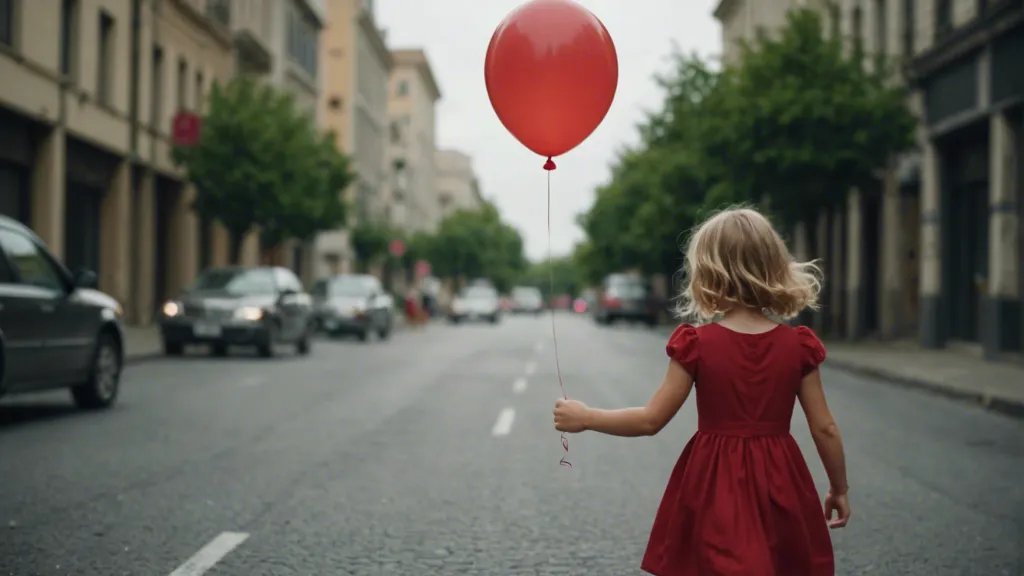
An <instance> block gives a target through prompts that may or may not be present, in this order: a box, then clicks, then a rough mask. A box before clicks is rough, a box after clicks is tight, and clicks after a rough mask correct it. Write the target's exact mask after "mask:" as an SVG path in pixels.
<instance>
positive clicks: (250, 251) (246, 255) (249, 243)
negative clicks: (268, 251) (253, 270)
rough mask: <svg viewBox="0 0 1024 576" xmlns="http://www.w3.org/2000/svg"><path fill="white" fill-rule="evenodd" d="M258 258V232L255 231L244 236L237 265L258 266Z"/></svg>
mask: <svg viewBox="0 0 1024 576" xmlns="http://www.w3.org/2000/svg"><path fill="white" fill-rule="evenodd" d="M260 256H261V254H260V232H259V230H255V231H253V232H250V233H248V234H246V235H245V238H244V239H243V240H242V250H241V252H240V254H239V264H240V265H242V266H259V265H260Z"/></svg>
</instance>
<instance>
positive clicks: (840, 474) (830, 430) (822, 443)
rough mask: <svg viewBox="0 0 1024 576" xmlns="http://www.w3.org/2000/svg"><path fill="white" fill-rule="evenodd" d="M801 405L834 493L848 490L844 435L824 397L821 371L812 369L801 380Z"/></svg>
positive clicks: (841, 493)
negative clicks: (841, 434) (840, 432)
mask: <svg viewBox="0 0 1024 576" xmlns="http://www.w3.org/2000/svg"><path fill="white" fill-rule="evenodd" d="M798 397H799V398H800V406H801V407H803V410H804V414H805V415H806V416H807V425H808V426H809V427H810V429H811V437H813V438H814V445H815V446H816V447H817V448H818V456H820V457H821V463H822V464H823V465H824V466H825V473H826V474H828V480H829V483H830V484H831V486H832V493H833V494H835V495H837V496H839V495H844V494H846V492H847V491H848V490H849V486H848V485H847V483H846V454H845V453H844V452H843V438H842V436H840V435H839V426H837V425H836V421H835V418H833V417H832V411H831V410H829V409H828V403H827V402H826V401H825V390H824V389H823V388H822V385H821V373H820V372H818V371H817V370H815V371H813V372H811V373H810V374H808V375H807V376H804V379H803V380H802V381H801V383H800V392H799V393H798Z"/></svg>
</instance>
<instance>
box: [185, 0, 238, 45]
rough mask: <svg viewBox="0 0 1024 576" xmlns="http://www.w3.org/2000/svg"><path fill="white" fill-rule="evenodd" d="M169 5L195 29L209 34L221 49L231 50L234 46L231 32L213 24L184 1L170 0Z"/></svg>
mask: <svg viewBox="0 0 1024 576" xmlns="http://www.w3.org/2000/svg"><path fill="white" fill-rule="evenodd" d="M171 3H172V4H174V5H175V6H176V7H177V8H178V10H180V11H181V13H182V14H184V15H185V18H186V19H187V20H188V21H189V22H191V23H192V24H195V25H196V27H197V28H200V29H202V30H203V31H205V32H206V33H207V34H209V35H210V37H211V38H213V39H214V41H216V42H217V43H218V44H220V46H221V48H223V49H225V50H231V49H232V47H233V46H234V36H233V35H232V33H231V30H229V29H228V28H227V27H225V26H221V25H220V24H218V23H216V22H214V21H213V20H211V19H210V18H209V17H208V16H207V15H206V14H204V13H202V12H201V11H199V10H198V9H197V8H196V7H195V6H193V5H192V4H189V3H188V2H187V1H185V0H171Z"/></svg>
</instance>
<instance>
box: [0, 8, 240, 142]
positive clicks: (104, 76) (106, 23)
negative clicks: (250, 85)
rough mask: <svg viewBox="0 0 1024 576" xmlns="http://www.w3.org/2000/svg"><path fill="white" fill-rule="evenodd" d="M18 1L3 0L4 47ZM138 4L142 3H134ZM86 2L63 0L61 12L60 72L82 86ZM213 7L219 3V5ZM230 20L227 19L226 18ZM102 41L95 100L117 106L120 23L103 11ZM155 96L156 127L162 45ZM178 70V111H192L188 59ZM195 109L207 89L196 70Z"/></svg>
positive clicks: (0, 31) (0, 40)
mask: <svg viewBox="0 0 1024 576" xmlns="http://www.w3.org/2000/svg"><path fill="white" fill-rule="evenodd" d="M15 1H16V0H0V44H4V45H7V46H11V47H13V44H14V30H13V22H14V14H15V12H14V9H15V6H14V3H15ZM134 1H135V2H138V1H139V0H134ZM81 2H82V0H61V13H60V39H59V42H60V63H59V66H60V73H61V74H62V75H63V76H64V77H66V78H67V79H69V80H71V81H72V82H76V83H78V84H79V85H83V84H84V83H83V80H86V79H83V78H79V60H78V59H79V55H80V52H79V50H78V46H79V43H80V42H79V38H80V31H81V27H82V22H81ZM212 4H216V3H215V2H214V3H212ZM225 17H226V16H225ZM95 25H96V27H97V38H98V42H97V44H96V47H95V48H94V49H95V50H96V51H97V53H96V56H97V60H96V62H97V65H96V77H95V78H94V79H93V81H94V82H95V84H94V88H95V98H96V100H97V101H98V102H99V103H101V104H105V105H108V106H109V105H112V104H113V96H114V90H115V87H116V85H117V84H116V78H115V70H116V64H117V45H116V43H117V29H118V25H119V23H118V22H117V20H116V19H115V18H114V16H113V15H111V14H110V13H108V12H106V11H104V10H100V11H99V16H98V19H97V21H96V24H95ZM151 65H152V93H151V98H152V102H151V104H152V105H151V110H150V112H151V117H150V121H151V123H152V124H153V125H154V126H156V125H157V124H159V121H160V119H161V118H162V116H163V105H164V102H163V99H164V96H165V94H164V90H165V88H166V87H165V86H164V74H165V69H164V66H165V63H164V54H163V50H162V49H161V48H160V47H159V46H154V47H153V52H152V60H151ZM177 65H178V68H177V94H176V96H177V98H176V102H175V105H176V107H177V109H185V108H189V107H190V106H189V99H188V93H187V91H188V86H189V66H188V63H187V62H186V60H185V59H184V58H180V59H179V60H178V63H177ZM193 74H194V78H193V84H192V87H193V90H194V95H193V99H192V107H193V108H194V109H196V110H197V111H201V109H202V104H203V101H204V98H205V96H204V94H205V90H206V82H205V78H204V75H203V72H202V71H201V70H195V71H194V73H193Z"/></svg>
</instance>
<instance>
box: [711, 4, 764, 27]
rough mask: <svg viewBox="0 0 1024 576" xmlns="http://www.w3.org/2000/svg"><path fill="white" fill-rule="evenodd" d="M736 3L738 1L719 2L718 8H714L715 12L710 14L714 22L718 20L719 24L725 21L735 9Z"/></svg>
mask: <svg viewBox="0 0 1024 576" xmlns="http://www.w3.org/2000/svg"><path fill="white" fill-rule="evenodd" d="M738 1H739V0H721V1H720V2H719V3H718V6H716V7H715V11H714V12H713V13H712V14H713V15H714V17H715V20H718V21H719V22H722V21H723V20H725V19H726V18H727V17H728V16H729V13H731V12H732V11H733V9H734V8H735V7H736V3H737V2H738ZM762 1H763V0H762Z"/></svg>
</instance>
